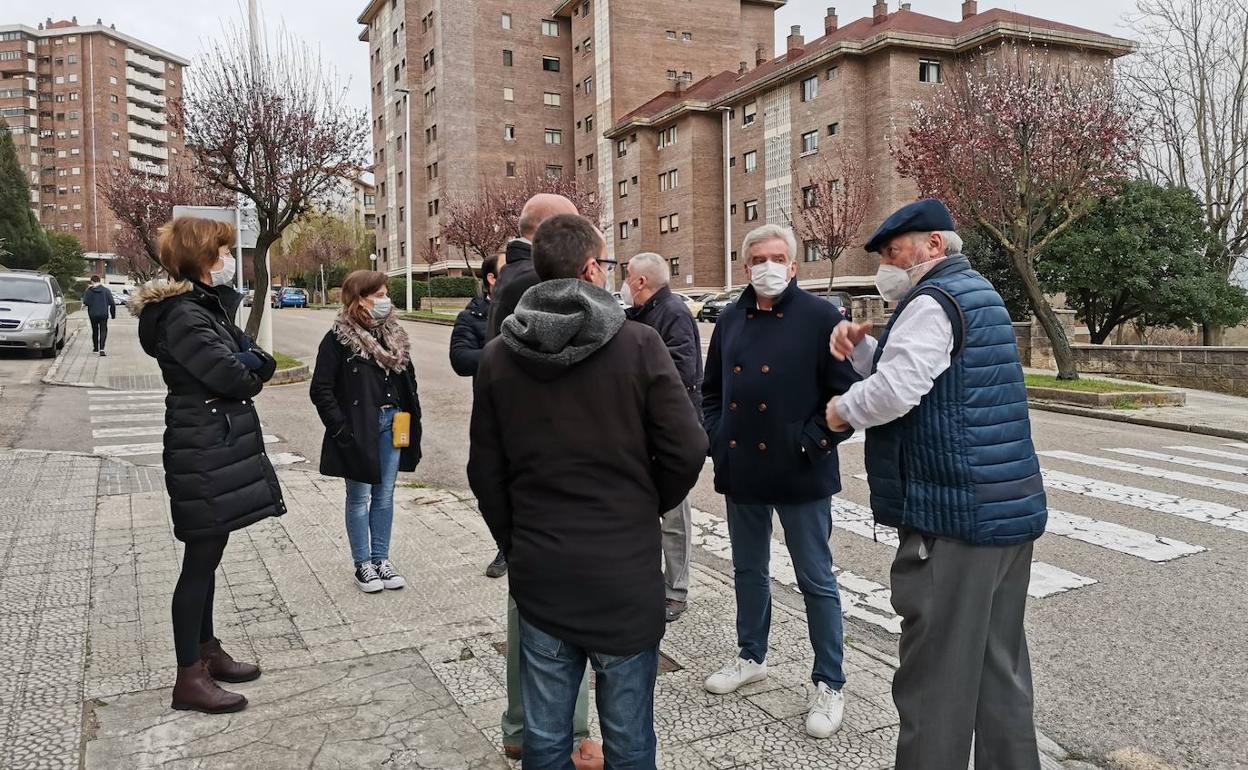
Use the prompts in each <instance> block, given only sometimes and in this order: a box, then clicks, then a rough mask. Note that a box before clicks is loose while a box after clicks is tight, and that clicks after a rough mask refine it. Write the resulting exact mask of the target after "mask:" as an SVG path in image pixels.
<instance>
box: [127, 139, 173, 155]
mask: <svg viewBox="0 0 1248 770" xmlns="http://www.w3.org/2000/svg"><path fill="white" fill-rule="evenodd" d="M130 154H131V155H132V156H133V155H141V156H143V157H145V158H155V159H157V160H169V150H168V149H166V148H164V147H157V146H156V145H154V144H145V143H143V142H139V141H136V140H134V139H131V140H130Z"/></svg>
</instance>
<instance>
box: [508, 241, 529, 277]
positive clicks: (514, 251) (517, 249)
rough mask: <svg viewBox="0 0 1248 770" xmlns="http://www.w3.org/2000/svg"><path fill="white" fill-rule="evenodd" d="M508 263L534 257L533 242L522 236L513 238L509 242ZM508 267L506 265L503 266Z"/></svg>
mask: <svg viewBox="0 0 1248 770" xmlns="http://www.w3.org/2000/svg"><path fill="white" fill-rule="evenodd" d="M506 253H507V262H506V264H507V265H510V264H513V263H515V262H525V261H527V260H531V259H533V244H531V243H529V242H528V241H526V240H524V239H522V238H513V239H511V240H510V241H508V242H507V252H506ZM503 269H504V270H505V269H506V266H504V268H503Z"/></svg>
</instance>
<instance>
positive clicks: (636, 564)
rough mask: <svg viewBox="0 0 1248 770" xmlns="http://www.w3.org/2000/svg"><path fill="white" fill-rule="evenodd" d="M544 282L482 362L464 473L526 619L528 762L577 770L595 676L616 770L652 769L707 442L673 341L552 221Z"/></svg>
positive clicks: (544, 246)
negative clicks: (678, 567)
mask: <svg viewBox="0 0 1248 770" xmlns="http://www.w3.org/2000/svg"><path fill="white" fill-rule="evenodd" d="M533 266H534V268H535V269H536V272H537V275H538V276H539V278H541V283H539V284H538V285H536V286H534V287H533V288H531V289H529V290H528V292H527V293H526V294H525V295H524V298H523V299H522V300H521V301H520V304H519V306H518V307H517V308H516V312H515V314H514V315H513V316H512V317H511V318H509V319H507V320H506V321H505V322H504V323H503V325H502V331H501V334H500V338H499V339H495V340H493V341H492V342H490V343H489V344H487V345H486V349H485V354H484V355H483V356H482V359H481V366H480V369H479V370H478V374H477V380H476V385H475V399H474V402H473V410H472V426H471V445H470V450H469V460H468V480H469V483H470V484H471V485H472V490H473V492H474V493H475V494H476V496H477V501H478V505H479V506H480V508H481V513H482V515H483V516H484V518H485V521H486V523H487V524H488V525H489V528H490V532H491V533H492V534H493V535H494V539H495V541H497V543H498V546H499V548H500V549H502V550H503V551H504V552H506V553H507V557H508V563H509V564H510V570H511V577H510V581H511V594H512V597H513V598H514V599H515V602H516V604H517V605H518V607H519V610H520V655H521V659H522V661H523V664H522V666H521V681H522V685H523V687H522V690H523V699H524V752H523V754H524V762H525V764H526V765H528V764H529V763H532V764H533V766H535V767H563V766H565V764H566V762H567V757H568V754H569V752H570V751H571V750H572V723H571V719H570V718H569V717H570V715H571V714H572V710H573V702H574V701H575V699H576V695H577V688H578V684H579V683H580V681H581V678H582V675H583V673H584V670H585V663H586V661H587V660H588V661H589V663H590V665H592V666H593V667H594V670H595V672H596V674H597V680H596V681H597V702H598V713H599V716H600V717H601V722H602V731H603V748H604V752H605V754H606V766H607V767H638V768H641V767H654V765H655V753H656V742H655V734H654V680H655V676H656V674H657V671H658V650H659V646H658V645H659V640H660V639H661V638H662V637H663V630H664V626H665V618H664V588H663V570H662V567H661V564H660V554H661V547H660V517H661V516H662V514H663V512H664V511H668V510H671V509H672V508H674V507H676V505H677V504H679V503H680V502H681V501H682V500H683V499H684V498H685V495H686V494H688V492H689V490H690V489H691V488H692V487H693V485H694V483H695V482H696V481H697V478H698V474H699V472H700V471H701V469H702V464H703V461H704V458H705V457H706V446H707V439H706V434H705V432H703V431H702V429H701V427H700V426H699V424H698V420H697V417H696V415H695V414H694V411H693V409H691V408H690V406H689V397H688V395H687V394H686V392H685V387H684V385H682V384H681V380H680V375H679V374H678V373H677V371H676V366H675V364H673V363H672V358H671V356H670V355H669V354H668V352H667V348H666V346H665V345H664V343H663V340H662V338H660V337H659V335H658V334H657V333H656V332H655V331H654V330H653V329H651V328H649V327H647V326H644V325H642V324H639V323H636V322H633V321H626V320H625V318H624V311H623V310H622V309H621V308H620V306H619V303H618V302H616V301H615V299H614V298H613V297H612V296H611V294H610V293H608V292H607V291H606V290H605V289H604V288H602V287H603V286H605V284H606V275H607V270H609V269H610V267H611V261H610V260H608V259H607V257H606V245H605V243H604V242H603V239H602V236H601V235H600V234H599V233H598V231H597V230H595V229H594V227H593V226H592V225H591V224H590V223H589V222H588V221H587V220H585V219H583V218H581V217H578V216H556V217H553V218H551V219H549V220H547V221H546V222H544V223H543V224H542V226H541V227H540V228H539V229H538V231H537V234H536V236H535V237H534V240H533ZM604 437H608V439H607V440H604Z"/></svg>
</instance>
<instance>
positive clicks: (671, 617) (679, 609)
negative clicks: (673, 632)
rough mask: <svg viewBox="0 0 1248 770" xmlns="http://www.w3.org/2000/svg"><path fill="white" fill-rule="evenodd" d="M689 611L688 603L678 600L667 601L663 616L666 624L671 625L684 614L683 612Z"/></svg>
mask: <svg viewBox="0 0 1248 770" xmlns="http://www.w3.org/2000/svg"><path fill="white" fill-rule="evenodd" d="M687 609H689V602H682V601H680V600H679V599H668V600H667V602H666V604H665V606H664V615H665V616H666V618H667V622H668V623H672V622H674V621H676V620H677V619H679V618H680V616H681V615H684V614H685V610H687Z"/></svg>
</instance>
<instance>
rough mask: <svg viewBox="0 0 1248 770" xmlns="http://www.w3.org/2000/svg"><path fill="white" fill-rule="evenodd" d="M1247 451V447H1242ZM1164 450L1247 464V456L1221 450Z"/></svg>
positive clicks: (1188, 448)
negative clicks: (1222, 458)
mask: <svg viewBox="0 0 1248 770" xmlns="http://www.w3.org/2000/svg"><path fill="white" fill-rule="evenodd" d="M1244 448H1245V449H1248V446H1245V447H1244ZM1166 449H1175V450H1177V451H1179V452H1187V453H1188V454H1195V455H1207V456H1209V457H1224V458H1226V459H1227V460H1243V461H1244V462H1248V455H1246V454H1241V453H1239V452H1225V451H1223V450H1221V449H1208V448H1206V447H1203V446H1168V447H1166Z"/></svg>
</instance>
